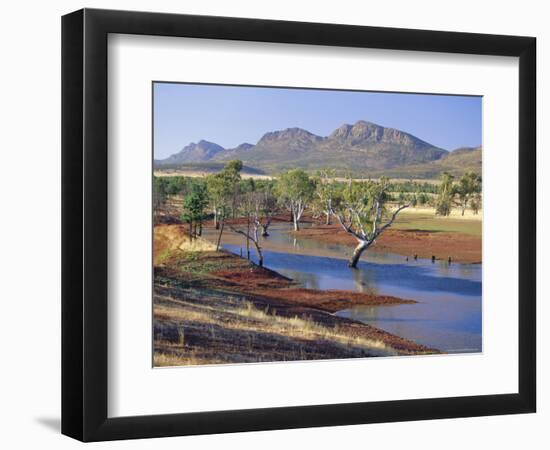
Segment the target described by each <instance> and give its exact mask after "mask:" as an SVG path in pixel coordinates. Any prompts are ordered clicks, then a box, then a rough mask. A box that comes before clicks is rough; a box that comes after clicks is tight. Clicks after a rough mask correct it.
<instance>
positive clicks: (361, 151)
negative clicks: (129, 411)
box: [155, 120, 481, 178]
mask: <svg viewBox="0 0 550 450" xmlns="http://www.w3.org/2000/svg"><path fill="white" fill-rule="evenodd" d="M473 150H475V149H473ZM477 150H478V153H477V154H473V153H472V149H467V148H464V149H458V150H455V151H454V152H448V151H447V150H444V149H441V148H438V147H436V146H434V145H432V144H430V143H428V142H425V141H423V140H421V139H419V138H417V137H415V136H413V135H411V134H409V133H406V132H404V131H400V130H397V129H394V128H387V127H382V126H380V125H376V124H374V123H371V122H366V121H363V120H361V121H359V122H357V123H355V124H353V125H349V124H344V125H341V126H340V127H338V128H337V129H335V130H334V131H333V132H332V133H331V134H330V135H329V136H326V137H322V136H317V135H315V134H313V133H310V132H309V131H307V130H304V129H301V128H287V129H285V130H279V131H272V132H269V133H266V134H264V135H263V136H262V138H261V139H260V140H259V141H258V142H257V143H256V144H255V145H253V144H249V143H244V144H241V145H239V146H237V147H235V148H232V149H224V148H223V147H221V146H219V145H217V144H214V143H212V142H208V141H204V140H202V141H200V142H199V143H198V144H195V143H191V144H189V145H187V146H185V147H183V148H182V149H181V150H180V151H179V152H178V153H175V154H173V155H172V156H170V157H168V158H166V159H164V160H160V161H159V160H155V166H156V167H159V168H162V167H163V166H167V165H170V166H174V165H178V164H180V165H188V164H197V163H201V164H204V163H211V164H213V163H218V164H223V163H225V162H227V161H230V160H232V159H240V160H241V161H243V164H244V165H245V166H247V168H249V169H252V170H258V171H260V172H262V173H263V172H265V173H277V172H281V171H284V170H288V169H292V168H296V167H299V168H303V169H306V170H315V169H319V168H324V167H331V168H334V169H336V170H337V171H338V172H340V173H344V172H349V171H351V172H353V173H361V174H363V175H372V176H375V175H379V174H387V175H388V176H394V177H395V176H396V175H391V174H393V173H399V174H400V176H399V177H404V178H409V177H415V178H417V177H419V178H433V177H437V176H438V175H439V173H440V172H441V171H442V170H447V169H445V167H449V168H450V170H460V168H461V167H464V166H468V167H470V166H472V167H475V168H476V169H479V170H481V162H480V161H481V149H479V148H478V149H477ZM474 155H477V156H474ZM476 158H477V159H476ZM478 159H479V161H478ZM476 161H477V162H476ZM479 170H478V171H479Z"/></svg>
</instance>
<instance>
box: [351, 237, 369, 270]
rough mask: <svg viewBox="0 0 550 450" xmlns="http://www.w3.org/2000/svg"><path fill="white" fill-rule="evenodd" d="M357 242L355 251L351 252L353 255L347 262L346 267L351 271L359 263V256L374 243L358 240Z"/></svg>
mask: <svg viewBox="0 0 550 450" xmlns="http://www.w3.org/2000/svg"><path fill="white" fill-rule="evenodd" d="M358 241H359V244H357V247H355V249H354V250H353V253H352V254H351V258H350V259H349V261H348V267H351V268H352V269H355V268H357V263H358V262H359V259H361V255H362V254H363V252H364V251H365V250H366V249H367V248H369V247H370V245H371V244H372V243H373V242H374V241H361V240H358Z"/></svg>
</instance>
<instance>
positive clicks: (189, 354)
mask: <svg viewBox="0 0 550 450" xmlns="http://www.w3.org/2000/svg"><path fill="white" fill-rule="evenodd" d="M164 300H165V301H166V300H168V299H164ZM235 300H236V303H235V305H236V306H235V307H229V306H224V307H220V305H216V306H210V305H207V304H203V305H197V304H186V303H184V302H181V301H178V302H174V306H167V305H166V303H164V304H162V305H160V304H156V305H155V307H154V315H155V320H157V321H160V322H164V323H166V322H170V323H172V324H175V325H176V326H177V327H178V330H179V337H180V339H179V341H178V340H176V341H174V342H164V341H162V338H160V339H158V342H157V344H158V345H162V347H163V349H164V352H155V355H156V356H155V365H156V366H157V365H158V366H168V365H201V364H213V363H219V361H213V360H211V359H205V358H201V357H200V356H197V355H196V354H194V353H193V349H192V347H191V346H190V347H189V348H187V347H186V345H185V342H184V340H182V334H184V333H185V324H187V323H193V326H195V327H196V326H197V325H198V324H200V326H201V327H202V328H203V329H205V330H208V333H209V334H210V336H209V337H210V338H211V339H212V340H213V341H215V340H217V339H222V338H223V334H226V333H229V334H231V333H233V332H238V333H245V334H246V333H249V334H248V344H247V346H248V350H249V351H250V352H253V351H254V347H255V346H256V345H259V344H260V343H259V342H256V341H255V336H257V333H265V334H266V335H270V336H272V337H274V338H275V339H277V337H280V338H282V339H295V340H296V341H297V342H302V343H303V345H304V347H307V346H308V343H319V342H327V343H330V344H331V345H333V346H337V347H341V348H343V349H344V348H345V349H346V350H347V351H350V350H354V351H356V352H364V353H366V354H368V355H369V356H393V355H397V354H399V352H398V351H396V350H395V349H393V348H391V347H390V346H388V345H387V344H385V343H384V342H382V341H378V340H373V339H369V338H367V337H365V336H361V335H360V334H350V333H349V332H346V331H345V330H344V329H339V327H337V326H332V327H331V326H326V325H322V324H319V323H316V322H315V321H314V320H312V319H311V317H298V316H297V315H295V316H293V317H285V316H280V315H277V312H276V311H275V310H269V309H268V308H266V309H265V310H262V309H259V308H257V307H255V306H254V304H253V303H252V302H249V301H238V300H237V299H235ZM168 301H169V300H168ZM220 323H223V331H222V332H219V331H217V330H218V327H219V325H220ZM217 333H219V336H218V335H217Z"/></svg>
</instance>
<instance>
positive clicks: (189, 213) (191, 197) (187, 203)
mask: <svg viewBox="0 0 550 450" xmlns="http://www.w3.org/2000/svg"><path fill="white" fill-rule="evenodd" d="M207 205H208V195H207V190H206V186H205V185H204V184H202V183H195V184H193V185H192V187H191V191H190V192H189V194H187V195H186V196H185V198H184V200H183V212H182V214H181V219H182V220H183V221H185V222H187V223H188V224H189V237H190V238H191V239H193V237H194V236H196V235H197V225H198V227H199V230H198V234H199V235H200V234H201V231H202V221H203V220H204V217H205V209H206V206H207Z"/></svg>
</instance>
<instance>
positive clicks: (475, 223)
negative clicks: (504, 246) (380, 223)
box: [392, 211, 482, 236]
mask: <svg viewBox="0 0 550 450" xmlns="http://www.w3.org/2000/svg"><path fill="white" fill-rule="evenodd" d="M481 223H482V222H481V220H480V219H475V218H454V217H440V216H436V215H435V214H430V213H426V212H413V211H407V213H406V214H401V215H399V216H398V217H397V220H396V221H395V223H394V224H393V226H392V228H394V229H398V230H424V231H441V232H455V233H463V234H468V235H471V236H481V229H482V227H481Z"/></svg>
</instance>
